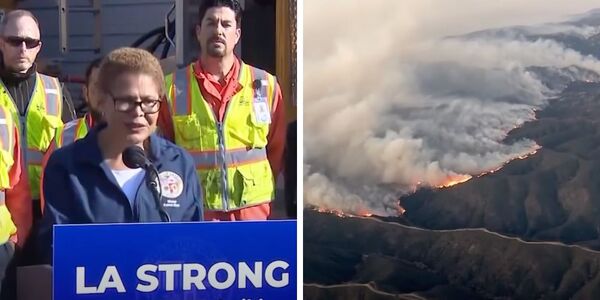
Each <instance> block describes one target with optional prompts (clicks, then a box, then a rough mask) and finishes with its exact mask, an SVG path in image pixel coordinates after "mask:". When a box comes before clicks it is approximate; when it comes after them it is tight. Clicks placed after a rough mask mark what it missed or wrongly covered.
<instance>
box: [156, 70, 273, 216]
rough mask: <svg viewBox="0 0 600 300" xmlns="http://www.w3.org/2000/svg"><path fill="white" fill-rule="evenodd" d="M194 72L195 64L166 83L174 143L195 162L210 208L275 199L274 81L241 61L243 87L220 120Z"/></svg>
mask: <svg viewBox="0 0 600 300" xmlns="http://www.w3.org/2000/svg"><path fill="white" fill-rule="evenodd" d="M193 72H194V70H193V64H191V65H189V66H188V67H186V68H184V69H180V70H177V71H175V73H173V74H170V75H168V76H167V77H166V85H167V91H168V99H169V104H170V109H171V112H172V114H173V123H174V124H173V127H174V131H175V143H176V144H177V145H179V146H181V147H183V148H185V149H186V150H188V151H189V152H190V153H191V154H192V156H193V158H194V161H195V164H196V170H197V172H198V176H199V177H200V181H201V185H202V190H203V192H204V204H205V207H206V209H207V210H213V211H230V210H235V209H240V208H244V207H248V206H254V205H258V204H262V203H268V202H270V201H272V200H273V198H274V196H275V179H274V177H273V171H272V169H271V166H270V164H269V161H268V160H267V149H266V147H267V136H268V134H269V125H270V122H271V111H272V106H273V102H274V97H275V86H276V79H275V77H274V76H273V75H271V74H269V73H267V72H265V71H263V70H260V69H257V68H254V67H251V66H249V65H246V64H244V63H241V65H240V72H239V78H238V82H239V84H240V85H241V86H242V89H241V90H240V91H238V92H237V93H236V94H235V95H234V96H233V97H232V99H231V100H229V102H228V105H227V109H226V113H225V116H224V118H223V122H219V121H218V118H217V117H216V116H215V114H214V112H213V109H212V107H211V106H210V104H209V103H208V102H207V101H206V100H205V99H204V97H203V96H202V93H201V92H200V87H199V86H198V81H197V80H196V78H195V76H194V74H193Z"/></svg>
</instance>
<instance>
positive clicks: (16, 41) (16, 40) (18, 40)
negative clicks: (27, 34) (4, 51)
mask: <svg viewBox="0 0 600 300" xmlns="http://www.w3.org/2000/svg"><path fill="white" fill-rule="evenodd" d="M3 39H4V41H5V42H7V43H8V44H9V45H11V46H13V47H21V45H23V43H25V47H27V49H33V48H35V47H37V46H39V45H40V43H41V42H40V40H38V39H32V38H23V37H18V36H7V37H4V38H3Z"/></svg>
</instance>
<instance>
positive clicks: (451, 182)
mask: <svg viewBox="0 0 600 300" xmlns="http://www.w3.org/2000/svg"><path fill="white" fill-rule="evenodd" d="M540 148H541V147H540V146H539V145H536V147H535V149H534V150H533V151H531V152H529V153H526V154H523V155H521V156H517V157H515V158H513V159H510V160H508V161H506V162H504V163H502V164H501V165H500V166H498V167H497V168H495V169H492V170H489V171H485V172H483V173H481V174H479V175H477V177H482V176H484V175H489V174H493V173H495V172H497V171H499V170H500V169H502V168H503V167H504V166H506V164H508V163H509V162H511V161H513V160H516V159H519V160H521V159H526V158H528V157H530V156H533V155H534V154H536V153H537V152H538V150H539V149H540ZM471 178H473V176H471V175H456V176H451V177H448V178H447V179H446V181H444V183H442V184H440V185H438V186H437V188H448V187H451V186H455V185H457V184H460V183H464V182H467V181H469V180H470V179H471Z"/></svg>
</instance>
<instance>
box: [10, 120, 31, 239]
mask: <svg viewBox="0 0 600 300" xmlns="http://www.w3.org/2000/svg"><path fill="white" fill-rule="evenodd" d="M19 138H20V136H19V132H18V129H17V128H15V147H14V163H13V165H12V167H11V169H10V171H9V178H10V184H11V187H10V189H7V190H6V191H5V193H6V208H8V211H9V212H10V215H11V218H12V221H13V223H14V224H15V226H16V227H17V235H16V236H12V237H11V240H12V241H14V242H16V243H17V245H19V246H21V247H22V246H23V245H24V244H25V241H26V240H27V237H28V236H29V232H30V230H31V224H32V222H33V215H32V208H31V192H30V190H29V180H28V178H27V171H24V166H23V165H22V164H23V163H24V161H23V159H22V156H21V145H20V144H21V143H20V142H19Z"/></svg>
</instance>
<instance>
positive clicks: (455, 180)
mask: <svg viewBox="0 0 600 300" xmlns="http://www.w3.org/2000/svg"><path fill="white" fill-rule="evenodd" d="M471 178H473V176H471V175H456V176H451V177H448V178H447V179H446V181H444V183H442V184H440V185H438V186H437V187H438V188H447V187H451V186H454V185H457V184H459V183H463V182H467V181H469V180H470V179H471Z"/></svg>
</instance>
